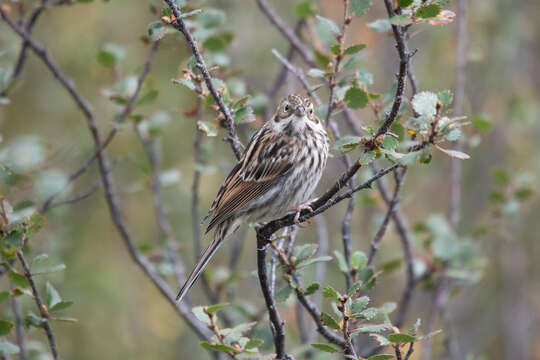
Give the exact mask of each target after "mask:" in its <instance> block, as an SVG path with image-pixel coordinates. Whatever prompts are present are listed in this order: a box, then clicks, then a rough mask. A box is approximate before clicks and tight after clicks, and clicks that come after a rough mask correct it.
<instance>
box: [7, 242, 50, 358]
mask: <svg viewBox="0 0 540 360" xmlns="http://www.w3.org/2000/svg"><path fill="white" fill-rule="evenodd" d="M23 243H24V240H23ZM17 257H18V258H19V261H20V263H21V266H22V268H23V272H24V277H26V279H27V280H28V283H29V284H30V289H31V290H32V296H33V298H34V301H35V303H36V306H37V308H38V311H39V313H40V314H41V315H42V318H43V330H44V331H45V334H46V335H47V340H48V341H49V347H50V348H51V354H52V356H53V359H55V360H57V359H58V350H57V347H56V340H55V338H54V333H53V331H52V328H51V324H50V323H49V315H48V310H47V307H46V306H45V304H44V303H43V301H42V300H41V296H40V295H39V292H38V290H37V287H36V283H35V282H34V278H33V277H32V273H31V272H30V267H29V266H28V263H27V262H26V259H25V258H24V255H23V252H22V250H19V251H17Z"/></svg>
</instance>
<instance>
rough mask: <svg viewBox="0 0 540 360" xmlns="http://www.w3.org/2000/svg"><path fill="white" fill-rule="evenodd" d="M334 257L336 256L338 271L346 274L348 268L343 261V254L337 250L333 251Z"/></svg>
mask: <svg viewBox="0 0 540 360" xmlns="http://www.w3.org/2000/svg"><path fill="white" fill-rule="evenodd" d="M334 255H335V256H336V259H337V261H338V266H339V270H341V271H342V272H344V273H348V272H349V268H348V266H347V262H346V261H345V257H344V256H343V254H342V253H340V252H339V251H337V250H334Z"/></svg>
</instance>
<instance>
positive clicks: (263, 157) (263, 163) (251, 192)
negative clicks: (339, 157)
mask: <svg viewBox="0 0 540 360" xmlns="http://www.w3.org/2000/svg"><path fill="white" fill-rule="evenodd" d="M328 151H329V139H328V134H327V132H326V130H325V127H324V125H323V124H322V122H321V121H320V120H319V119H318V118H317V116H316V114H315V111H314V106H313V103H312V102H311V100H310V99H309V98H308V97H304V96H301V95H297V94H290V95H288V96H286V97H285V98H284V99H282V100H281V101H280V103H279V105H278V107H277V110H276V112H275V114H274V116H272V117H271V118H270V119H268V121H266V122H265V123H264V124H263V126H262V127H261V128H260V129H259V130H258V131H257V132H256V133H255V134H254V135H253V136H252V138H251V140H250V142H249V144H248V146H247V147H246V150H245V152H244V153H243V155H242V156H241V158H240V159H239V160H238V162H237V163H236V165H235V166H234V168H233V169H232V170H231V172H230V173H229V175H228V176H227V178H226V179H225V182H224V183H223V185H222V186H221V188H220V189H219V191H218V193H217V195H216V199H215V200H214V202H213V203H212V206H211V207H210V210H209V212H208V215H207V216H206V217H205V219H204V220H203V222H204V221H205V220H206V219H208V218H209V217H212V218H211V220H210V222H209V224H208V227H207V229H206V233H205V235H206V234H208V232H210V231H211V230H212V229H214V228H215V230H214V234H213V240H212V242H211V243H210V245H209V246H208V247H207V248H206V250H205V251H204V253H203V254H202V256H201V257H200V259H199V261H198V262H197V264H196V265H195V267H194V268H193V270H192V272H191V274H190V275H189V277H188V278H187V280H186V282H185V283H184V285H183V286H182V288H181V289H180V291H179V293H178V296H177V297H176V301H178V302H181V301H182V299H183V298H184V296H185V295H186V294H187V293H188V291H189V290H190V289H191V287H192V286H193V284H194V283H195V281H196V280H197V278H198V277H199V275H200V274H201V273H202V272H203V271H204V269H205V267H206V265H207V264H208V262H209V261H210V259H211V258H212V257H213V256H214V254H215V253H216V251H217V250H218V248H219V246H220V245H221V244H222V243H223V241H224V240H225V239H226V238H227V237H228V236H230V235H231V234H233V233H234V232H235V231H236V230H237V229H238V228H239V227H240V225H241V224H242V223H244V222H247V221H251V222H261V221H264V220H266V219H272V218H276V217H278V216H282V215H285V214H287V213H290V212H293V211H294V213H295V222H296V223H297V222H298V219H299V216H300V212H301V211H302V210H308V211H313V210H312V209H311V207H310V204H311V203H312V201H313V200H311V201H309V200H310V199H311V196H312V195H313V192H314V190H315V188H316V186H317V184H318V183H319V180H320V179H321V176H322V173H323V170H324V168H325V167H326V161H327V158H328Z"/></svg>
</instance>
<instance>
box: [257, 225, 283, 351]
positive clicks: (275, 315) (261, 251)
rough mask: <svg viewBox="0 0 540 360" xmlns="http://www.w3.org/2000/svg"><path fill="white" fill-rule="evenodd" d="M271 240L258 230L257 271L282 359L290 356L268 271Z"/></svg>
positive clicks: (276, 345)
mask: <svg viewBox="0 0 540 360" xmlns="http://www.w3.org/2000/svg"><path fill="white" fill-rule="evenodd" d="M269 242H270V240H269V239H268V238H266V237H265V236H263V235H262V234H261V233H259V232H257V273H258V277H259V284H260V285H261V290H262V293H263V296H264V301H265V303H266V307H267V309H268V314H269V316H270V329H271V330H272V335H273V336H274V346H275V348H276V358H277V359H280V360H281V359H287V358H290V357H289V356H288V355H287V354H286V353H285V324H284V323H283V320H281V317H280V316H279V312H278V311H277V308H276V303H275V301H274V297H273V296H272V292H271V290H270V284H269V283H268V274H267V272H266V248H267V245H268V244H269Z"/></svg>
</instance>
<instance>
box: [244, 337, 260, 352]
mask: <svg viewBox="0 0 540 360" xmlns="http://www.w3.org/2000/svg"><path fill="white" fill-rule="evenodd" d="M263 343H264V341H263V340H261V339H249V341H248V342H247V344H246V345H244V349H246V350H249V349H254V348H258V347H259V346H261V345H262V344H263Z"/></svg>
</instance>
